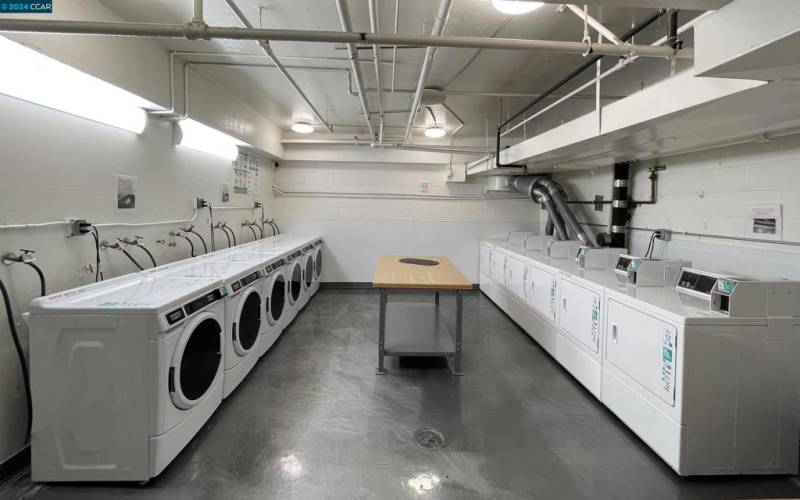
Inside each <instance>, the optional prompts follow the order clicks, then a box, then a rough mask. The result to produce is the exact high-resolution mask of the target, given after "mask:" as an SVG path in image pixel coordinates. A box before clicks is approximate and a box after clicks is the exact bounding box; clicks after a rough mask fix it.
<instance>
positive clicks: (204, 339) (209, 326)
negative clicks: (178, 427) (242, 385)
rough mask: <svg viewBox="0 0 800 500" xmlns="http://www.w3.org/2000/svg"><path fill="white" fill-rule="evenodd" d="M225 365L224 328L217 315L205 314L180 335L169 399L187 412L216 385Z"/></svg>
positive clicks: (171, 373)
mask: <svg viewBox="0 0 800 500" xmlns="http://www.w3.org/2000/svg"><path fill="white" fill-rule="evenodd" d="M221 364H222V325H220V322H219V321H218V320H217V317H216V315H214V314H213V313H211V312H205V313H202V314H200V315H199V316H197V317H196V318H195V319H194V320H193V321H191V322H190V323H189V324H188V325H187V326H186V327H185V328H184V329H183V332H182V333H181V338H180V339H179V340H178V345H177V346H175V353H174V354H173V356H172V365H171V366H170V368H169V397H170V399H172V403H173V404H174V405H175V406H177V407H178V408H180V409H182V410H188V409H189V408H191V407H193V406H194V405H195V404H197V402H198V401H199V400H200V399H202V398H203V396H205V395H206V393H207V392H208V390H209V389H210V388H211V386H212V385H214V380H215V379H216V378H217V373H218V372H219V369H220V365H221Z"/></svg>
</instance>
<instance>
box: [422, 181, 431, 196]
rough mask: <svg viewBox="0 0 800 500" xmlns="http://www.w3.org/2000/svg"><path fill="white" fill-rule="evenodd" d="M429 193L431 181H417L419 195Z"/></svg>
mask: <svg viewBox="0 0 800 500" xmlns="http://www.w3.org/2000/svg"><path fill="white" fill-rule="evenodd" d="M430 191H431V181H429V180H428V179H420V180H419V192H420V193H430Z"/></svg>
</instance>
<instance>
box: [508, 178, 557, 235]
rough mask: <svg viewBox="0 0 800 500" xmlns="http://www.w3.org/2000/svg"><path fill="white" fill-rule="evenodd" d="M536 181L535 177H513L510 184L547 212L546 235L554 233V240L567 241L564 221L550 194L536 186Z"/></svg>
mask: <svg viewBox="0 0 800 500" xmlns="http://www.w3.org/2000/svg"><path fill="white" fill-rule="evenodd" d="M536 179H537V177H528V176H521V177H515V178H514V179H513V181H511V182H510V184H511V186H512V187H513V188H514V189H516V190H517V191H519V192H520V193H524V194H526V195H528V197H529V198H530V199H531V200H532V201H533V202H535V203H538V204H540V205H542V207H544V209H545V210H546V211H547V215H548V219H547V226H546V228H545V233H546V234H548V235H551V234H553V233H555V236H556V239H558V240H567V239H569V235H568V234H567V229H566V226H565V225H564V219H563V218H562V217H561V215H560V214H559V213H558V210H557V209H556V206H555V204H554V203H553V199H552V197H551V196H550V193H548V192H547V191H546V190H544V189H542V188H540V187H538V186H536ZM551 226H552V227H551Z"/></svg>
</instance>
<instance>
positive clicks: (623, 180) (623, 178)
mask: <svg viewBox="0 0 800 500" xmlns="http://www.w3.org/2000/svg"><path fill="white" fill-rule="evenodd" d="M630 175H631V164H630V163H628V162H622V163H615V164H614V181H613V184H612V188H613V193H612V196H611V198H612V201H611V246H612V247H614V248H626V247H627V243H628V241H627V240H628V229H627V227H628V218H629V214H628V183H629V182H630Z"/></svg>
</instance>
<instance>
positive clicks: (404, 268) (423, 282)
mask: <svg viewBox="0 0 800 500" xmlns="http://www.w3.org/2000/svg"><path fill="white" fill-rule="evenodd" d="M400 259H415V260H423V261H424V260H428V261H435V262H438V264H436V265H420V264H413V263H403V262H400ZM372 286H373V288H423V289H440V290H443V289H450V290H468V289H471V288H472V284H470V282H469V281H467V279H466V278H464V275H463V274H461V273H460V272H459V271H458V269H456V266H454V265H453V263H452V262H450V259H448V258H447V257H420V256H418V255H414V256H405V255H381V256H380V257H379V258H378V267H377V269H375V277H374V278H373V279H372Z"/></svg>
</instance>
